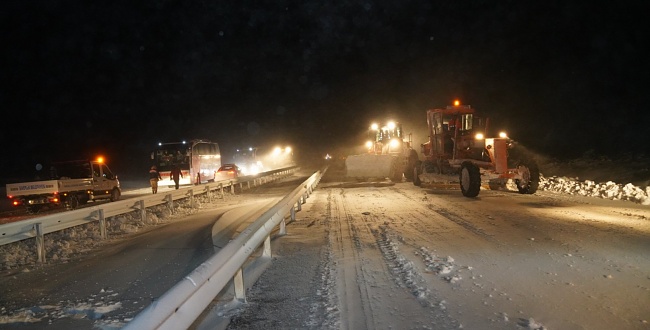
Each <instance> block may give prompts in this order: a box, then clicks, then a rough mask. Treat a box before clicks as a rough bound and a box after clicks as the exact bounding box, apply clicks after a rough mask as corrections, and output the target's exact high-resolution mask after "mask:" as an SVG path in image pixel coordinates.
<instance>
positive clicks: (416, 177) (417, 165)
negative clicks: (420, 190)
mask: <svg viewBox="0 0 650 330" xmlns="http://www.w3.org/2000/svg"><path fill="white" fill-rule="evenodd" d="M420 166H422V164H421V162H420V161H419V160H418V161H416V162H415V164H414V165H413V185H414V186H417V187H419V186H421V185H422V181H421V180H420V173H421V171H420Z"/></svg>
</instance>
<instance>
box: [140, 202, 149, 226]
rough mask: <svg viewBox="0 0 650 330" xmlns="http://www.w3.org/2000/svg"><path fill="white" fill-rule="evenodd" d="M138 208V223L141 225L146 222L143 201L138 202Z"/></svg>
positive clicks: (145, 210)
mask: <svg viewBox="0 0 650 330" xmlns="http://www.w3.org/2000/svg"><path fill="white" fill-rule="evenodd" d="M138 207H139V208H140V221H142V222H143V223H146V222H147V209H145V208H144V199H143V200H140V201H138Z"/></svg>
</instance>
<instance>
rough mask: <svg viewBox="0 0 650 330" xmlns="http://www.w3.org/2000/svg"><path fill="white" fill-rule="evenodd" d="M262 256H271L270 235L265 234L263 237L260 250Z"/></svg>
mask: <svg viewBox="0 0 650 330" xmlns="http://www.w3.org/2000/svg"><path fill="white" fill-rule="evenodd" d="M262 256H263V257H268V258H270V257H271V235H267V236H266V238H265V239H264V249H263V250H262Z"/></svg>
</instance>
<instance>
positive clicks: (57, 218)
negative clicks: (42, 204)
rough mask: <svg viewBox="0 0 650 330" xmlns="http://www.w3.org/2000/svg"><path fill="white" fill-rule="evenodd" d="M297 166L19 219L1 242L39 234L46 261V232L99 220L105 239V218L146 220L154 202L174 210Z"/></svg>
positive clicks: (1, 229) (0, 229) (4, 229)
mask: <svg viewBox="0 0 650 330" xmlns="http://www.w3.org/2000/svg"><path fill="white" fill-rule="evenodd" d="M297 169H298V167H297V166H292V167H287V168H282V169H278V170H274V171H268V172H263V173H260V174H258V175H255V176H244V177H241V178H236V179H228V180H220V181H215V182H213V183H208V184H202V185H198V186H191V187H188V188H181V189H178V190H172V191H170V192H168V193H165V194H162V193H161V194H151V195H147V196H145V197H139V198H130V199H126V200H120V201H115V202H111V203H104V204H100V205H97V206H92V207H85V208H81V209H77V210H73V211H68V212H62V213H57V214H51V215H46V216H43V217H38V218H32V219H27V220H22V221H17V222H11V223H7V224H4V225H0V245H5V244H10V243H14V242H18V241H21V240H24V239H29V238H36V249H37V251H36V252H37V254H38V260H39V261H40V262H44V261H45V245H44V244H43V241H44V235H45V234H49V233H52V232H56V231H60V230H63V229H66V228H71V227H75V226H79V225H84V224H87V223H92V222H98V223H99V226H100V233H101V237H102V238H104V239H106V238H107V233H106V222H105V220H106V218H109V217H113V216H116V215H120V214H125V213H130V212H134V211H140V216H141V218H142V220H143V221H144V220H146V216H147V213H146V209H147V208H149V207H152V206H156V205H161V204H167V205H168V206H169V208H170V210H171V211H172V212H173V210H174V208H173V203H174V201H177V200H179V199H185V198H190V199H193V198H194V196H196V195H200V194H208V196H209V198H212V196H213V194H214V192H215V191H217V190H219V191H220V193H221V196H223V189H225V188H230V191H231V193H234V192H235V186H236V185H239V187H240V190H241V189H243V186H244V184H246V185H247V187H248V188H250V185H251V182H252V183H253V186H257V185H261V184H264V183H267V182H269V181H273V180H275V179H277V178H280V177H282V176H285V175H288V174H292V173H294V172H295V171H296V170H297Z"/></svg>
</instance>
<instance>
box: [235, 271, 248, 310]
mask: <svg viewBox="0 0 650 330" xmlns="http://www.w3.org/2000/svg"><path fill="white" fill-rule="evenodd" d="M233 282H234V284H235V299H237V300H239V301H241V302H246V288H245V287H244V271H243V270H242V269H241V268H239V269H238V270H237V273H236V274H235V277H234V278H233Z"/></svg>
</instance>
